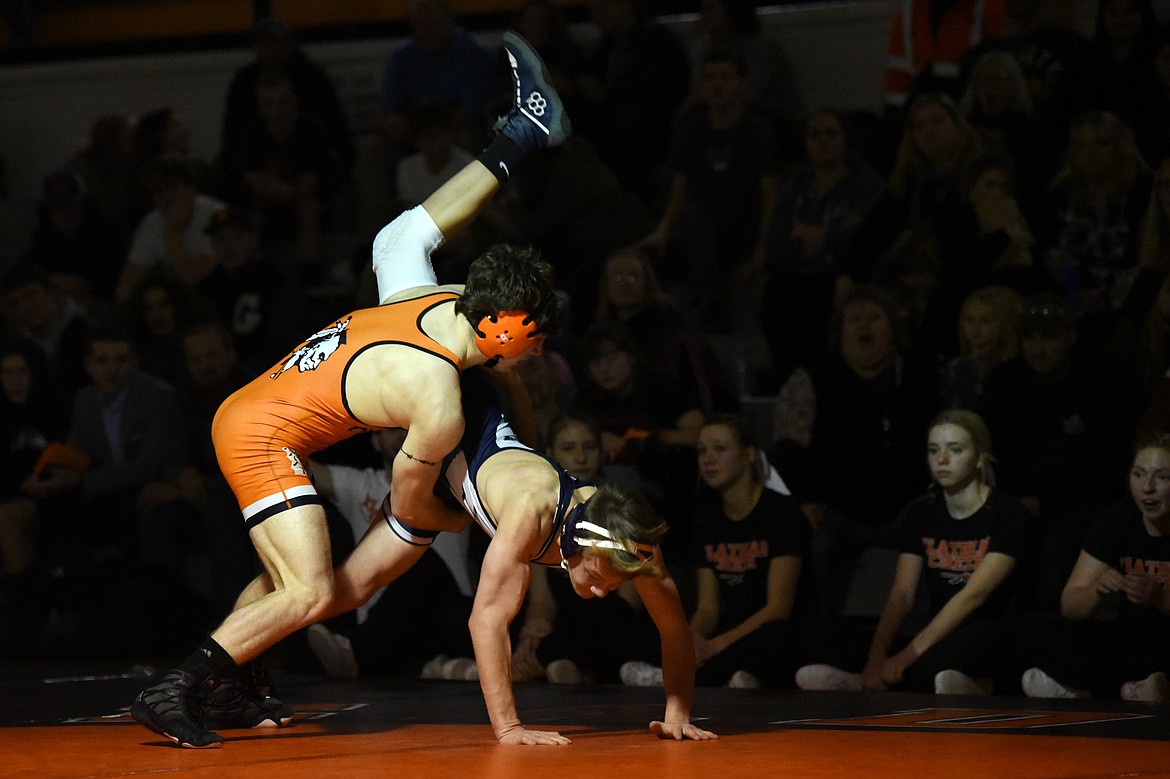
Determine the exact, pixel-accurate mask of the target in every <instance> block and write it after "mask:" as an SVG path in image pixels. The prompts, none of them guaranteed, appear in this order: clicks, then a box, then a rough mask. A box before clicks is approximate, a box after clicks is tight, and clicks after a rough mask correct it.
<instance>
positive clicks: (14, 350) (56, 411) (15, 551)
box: [0, 338, 70, 655]
mask: <svg viewBox="0 0 1170 779" xmlns="http://www.w3.org/2000/svg"><path fill="white" fill-rule="evenodd" d="M68 429H69V402H68V399H67V398H66V397H65V395H64V393H62V392H61V391H60V390H59V389H58V388H57V387H55V386H54V384H53V379H52V376H51V375H50V372H49V364H48V361H47V360H45V356H44V354H42V353H41V351H40V350H39V349H38V348H37V346H36V345H35V344H33V343H31V342H29V341H27V340H25V339H23V338H11V339H9V340H7V341H6V342H5V343H4V345H3V346H0V655H7V654H20V653H22V652H24V651H26V650H27V649H29V648H30V646H29V645H30V643H31V642H32V635H33V633H34V631H35V629H36V627H37V626H38V625H39V624H40V623H41V622H43V620H44V619H45V617H46V616H47V615H48V601H49V597H48V589H49V588H48V587H47V584H46V581H45V578H46V576H47V575H48V570H49V566H51V565H53V564H55V563H57V562H58V561H59V559H60V558H59V554H60V553H61V551H62V549H63V548H65V547H66V546H67V545H68V543H69V542H68V539H67V537H66V535H67V534H63V533H60V532H59V531H58V530H57V526H56V512H58V511H61V510H63V509H66V510H67V509H68V508H70V507H68V506H63V505H53V504H52V503H46V502H44V501H41V500H39V499H38V498H36V497H35V496H34V495H33V494H30V489H29V487H28V486H27V485H26V483H27V482H32V481H36V480H37V478H38V475H39V471H40V470H41V467H64V466H43V465H42V464H41V462H40V461H41V459H42V457H43V456H44V453H45V450H46V449H47V448H48V447H49V445H51V444H61V443H62V442H64V440H65V434H66V433H67V432H68ZM38 466H41V467H38Z"/></svg>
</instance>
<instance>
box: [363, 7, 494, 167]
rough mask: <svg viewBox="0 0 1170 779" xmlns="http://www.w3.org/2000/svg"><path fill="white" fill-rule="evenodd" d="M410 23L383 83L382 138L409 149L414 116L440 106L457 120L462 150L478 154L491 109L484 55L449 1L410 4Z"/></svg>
mask: <svg viewBox="0 0 1170 779" xmlns="http://www.w3.org/2000/svg"><path fill="white" fill-rule="evenodd" d="M409 21H410V38H409V39H408V40H407V41H406V42H405V43H403V44H402V45H401V46H400V47H399V48H397V49H395V50H394V52H393V53H392V54H391V55H390V58H389V59H388V60H387V61H386V68H385V71H384V73H383V77H382V92H381V107H382V116H381V119H380V126H381V130H382V132H383V133H384V134H385V135H386V136H387V138H388V139H389V140H391V141H392V142H393V143H396V144H399V145H408V144H409V136H408V128H409V124H408V123H409V116H410V112H411V111H412V110H413V109H414V108H416V107H417V106H419V105H421V104H424V103H440V104H443V105H446V106H447V107H448V108H450V109H451V110H452V111H453V112H454V114H455V127H456V136H457V137H458V138H459V142H460V144H461V145H463V146H466V147H467V148H478V147H479V143H480V141H481V139H482V135H483V132H484V128H483V126H482V125H483V121H484V118H485V116H486V109H487V88H488V87H487V85H488V73H489V63H488V56H487V51H486V49H485V48H484V46H483V44H482V43H480V42H479V40H478V39H476V37H475V36H474V35H472V34H471V33H469V32H468V31H467V30H466V29H464V28H463V27H461V26H460V25H459V24H458V22H457V20H456V18H455V14H454V12H453V10H452V8H451V5H450V3H449V2H448V0H412V2H411V4H410V17H409Z"/></svg>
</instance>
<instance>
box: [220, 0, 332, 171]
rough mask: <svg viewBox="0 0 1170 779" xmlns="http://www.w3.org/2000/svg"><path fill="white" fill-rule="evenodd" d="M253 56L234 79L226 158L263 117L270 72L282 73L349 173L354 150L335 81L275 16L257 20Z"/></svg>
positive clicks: (224, 139) (224, 132)
mask: <svg viewBox="0 0 1170 779" xmlns="http://www.w3.org/2000/svg"><path fill="white" fill-rule="evenodd" d="M252 53H253V58H252V60H251V61H250V62H248V63H247V64H246V65H244V66H243V67H241V68H240V69H239V70H237V71H236V72H235V73H234V74H232V80H231V82H230V83H229V84H228V89H227V95H226V98H225V100H224V109H223V123H222V125H221V129H220V136H219V148H220V151H221V153H222V154H223V155H224V156H227V157H229V158H230V157H232V156H233V153H232V151H231V149H232V145H233V144H234V143H236V142H237V141H238V140H239V139H240V138H241V137H243V132H244V129H245V128H246V127H248V125H250V124H252V123H253V122H255V121H256V120H258V119H259V118H260V112H259V107H258V105H257V103H256V88H257V85H258V84H259V82H260V79H261V75H262V74H263V72H264V71H267V70H272V69H277V70H282V71H284V72H285V73H287V74H288V79H289V82H290V83H291V84H292V87H293V91H294V92H295V93H296V95H297V103H298V104H299V105H300V106H301V108H302V109H303V110H304V111H305V112H306V113H309V114H312V115H313V116H316V117H317V118H318V119H320V120H321V122H322V124H323V125H324V127H325V134H326V136H327V138H328V146H329V148H331V149H336V150H337V153H338V156H339V158H340V163H341V166H342V168H343V169H346V170H348V169H349V167H350V166H351V165H352V164H353V157H354V148H353V139H352V138H351V137H350V130H349V120H348V119H347V118H346V115H345V109H344V108H343V107H342V105H341V100H340V98H339V97H338V95H337V89H336V87H335V86H334V84H333V79H332V78H331V77H330V75H329V73H328V72H326V70H325V69H324V68H323V67H321V66H320V65H319V64H317V63H316V62H314V61H313V60H312V59H310V58H309V56H308V55H306V54H305V52H304V50H303V49H301V47H300V44H299V43H298V41H297V39H296V34H295V32H294V31H293V29H292V27H290V26H289V25H288V24H287V23H285V22H284V21H282V20H281V19H278V18H276V17H274V16H268V17H264V18H262V19H257V20H256V23H255V24H254V25H253V26H252Z"/></svg>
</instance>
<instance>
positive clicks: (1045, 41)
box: [963, 0, 1091, 155]
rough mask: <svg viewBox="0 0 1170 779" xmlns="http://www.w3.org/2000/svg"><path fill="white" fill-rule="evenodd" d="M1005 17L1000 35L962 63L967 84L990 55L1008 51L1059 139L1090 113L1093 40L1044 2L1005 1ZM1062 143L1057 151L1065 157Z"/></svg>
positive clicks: (984, 43) (1042, 115)
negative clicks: (1087, 90)
mask: <svg viewBox="0 0 1170 779" xmlns="http://www.w3.org/2000/svg"><path fill="white" fill-rule="evenodd" d="M1004 6H1005V10H1006V12H1007V17H1006V21H1005V25H1004V29H1003V33H1002V34H1001V35H995V36H992V37H989V38H985V39H984V40H983V41H982V42H980V43H979V45H977V46H976V47H975V48H973V49H972V50H971V51H970V52H969V53H968V55H967V56H966V57H965V59H964V67H963V70H964V73H965V75H964V76H963V81H964V82H966V81H967V80H968V78H969V76H968V75H966V74H969V73H970V71H971V68H972V67H973V66H974V65H975V63H976V62H978V61H979V60H980V59H981V58H982V57H983V55H984V54H986V53H987V52H989V51H1006V52H1008V53H1010V54H1011V55H1012V56H1013V57H1014V58H1015V60H1016V61H1017V62H1018V63H1019V64H1020V68H1021V69H1022V70H1023V73H1024V80H1025V81H1026V82H1027V84H1028V89H1029V90H1030V91H1031V93H1032V105H1033V107H1034V108H1035V110H1036V113H1037V114H1038V115H1039V116H1040V117H1041V118H1042V119H1043V120H1044V121H1045V123H1046V124H1047V125H1048V127H1049V128H1051V130H1052V131H1053V132H1055V133H1057V135H1060V134H1062V133H1063V132H1064V131H1065V129H1066V128H1067V127H1068V125H1069V122H1071V121H1072V120H1073V118H1074V117H1077V116H1080V115H1081V114H1082V113H1084V111H1085V109H1087V108H1088V102H1087V96H1086V95H1085V85H1086V83H1087V81H1086V79H1087V77H1088V73H1087V68H1088V63H1089V60H1090V49H1091V45H1090V43H1089V40H1088V39H1087V38H1086V37H1085V36H1083V35H1082V34H1081V33H1080V32H1078V31H1077V30H1076V29H1074V28H1073V27H1072V26H1071V25H1070V24H1065V23H1062V22H1061V21H1060V20H1057V19H1053V18H1051V14H1050V11H1051V6H1050V5H1047V4H1045V3H1044V2H1042V0H1004ZM1064 144H1065V140H1064V139H1063V138H1059V140H1058V144H1057V147H1056V148H1055V149H1054V150H1053V152H1054V153H1056V154H1057V155H1059V154H1060V153H1062V152H1063V147H1064Z"/></svg>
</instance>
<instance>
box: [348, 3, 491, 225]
mask: <svg viewBox="0 0 1170 779" xmlns="http://www.w3.org/2000/svg"><path fill="white" fill-rule="evenodd" d="M409 22H410V35H409V37H408V38H407V40H406V41H404V42H403V43H402V44H401V45H399V46H398V47H397V48H396V49H394V51H393V52H391V54H390V56H389V57H388V58H387V60H386V63H385V67H384V69H383V72H382V81H381V86H380V91H379V95H378V100H379V112H378V120H377V126H376V129H375V131H374V132H373V133H372V134H370V135H369V136H367V137H365V138H363V139H361V141H360V142H359V143H358V158H359V159H358V162H357V164H356V166H355V173H356V175H355V178H354V183H355V185H356V194H357V198H358V209H359V215H358V220H357V221H358V231H359V233H360V234H361V235H363V236H367V235H368V236H372V235H374V234H375V233H376V232H377V231H378V230H379V229H380V228H381V227H382V225H384V224H386V219H387V214H392V213H393V208H394V205H395V202H396V201H397V199H398V194H397V192H395V179H396V171H397V165H398V160H399V159H401V158H402V156H403V155H405V154H408V153H409V152H411V151H414V149H413V148H412V147H411V144H410V137H409V123H408V118H409V116H410V112H411V111H413V110H414V109H415V108H416V107H417V106H419V105H424V104H441V105H445V106H447V108H449V109H450V110H451V111H452V112H453V114H454V118H455V138H456V143H457V144H458V145H460V146H462V147H464V148H466V149H467V150H469V151H478V150H479V149H480V148H482V146H483V140H484V135H485V127H484V124H485V119H486V118H487V101H488V94H489V75H490V70H491V63H490V61H489V58H488V53H487V50H486V49H485V48H484V46H483V44H482V43H480V42H479V40H478V39H477V38H476V37H475V36H474V35H473V34H472V33H470V32H468V31H467V30H466V29H465V28H464V27H462V26H461V25H460V24H459V23H458V20H457V19H456V17H455V13H454V11H453V10H452V8H451V5H450V3H449V2H448V0H411V2H410V12H409Z"/></svg>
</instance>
